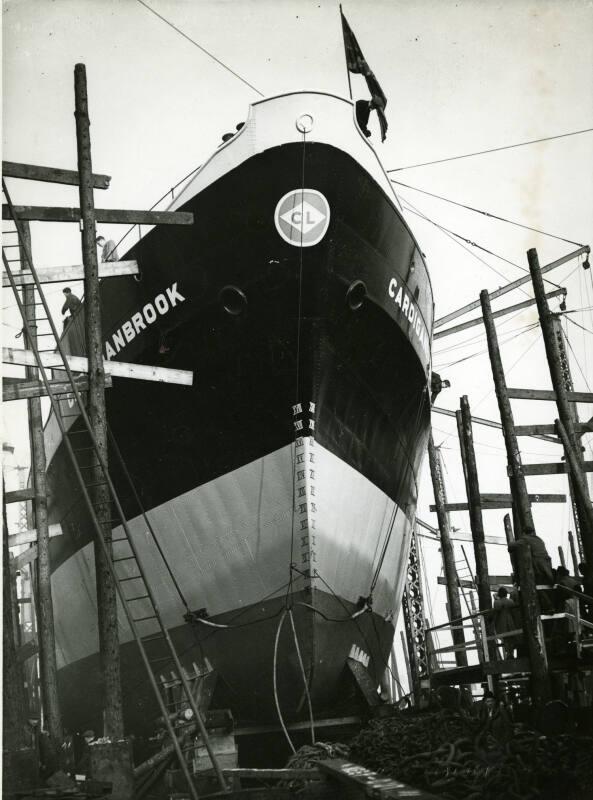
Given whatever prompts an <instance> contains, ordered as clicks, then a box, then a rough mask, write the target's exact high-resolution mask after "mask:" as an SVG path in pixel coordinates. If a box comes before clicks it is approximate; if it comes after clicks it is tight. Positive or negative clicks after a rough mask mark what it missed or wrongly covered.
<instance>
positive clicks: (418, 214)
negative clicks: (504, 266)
mask: <svg viewBox="0 0 593 800" xmlns="http://www.w3.org/2000/svg"><path fill="white" fill-rule="evenodd" d="M406 205H407V206H408V208H407V209H406V210H408V211H411V212H412V213H413V214H416V215H417V216H419V217H422V219H424V220H425V221H426V222H430V224H431V225H434V226H435V227H436V228H438V229H439V230H440V231H442V232H443V233H444V234H445V236H447V237H448V238H449V239H451V240H452V241H453V242H455V243H456V244H457V245H458V246H459V247H461V248H462V249H463V250H465V251H466V252H467V253H469V254H470V255H471V256H473V258H475V259H477V260H478V261H479V262H480V263H482V264H484V266H486V267H488V269H489V270H491V271H492V272H494V273H495V274H496V275H498V277H499V278H503V279H504V280H505V281H508V277H507V276H506V275H505V274H504V272H500V271H499V270H497V269H496V267H493V266H492V264H489V263H488V262H487V261H485V260H484V259H483V258H480V256H479V255H478V254H477V253H474V252H473V251H472V250H470V249H469V247H466V246H465V245H464V244H462V243H461V242H460V241H459V239H457V238H455V236H453V235H452V234H451V232H450V231H447V230H446V229H445V228H443V227H442V226H441V225H439V223H438V222H435V221H434V220H432V219H430V218H429V217H427V216H426V214H423V213H422V212H421V211H419V210H418V209H417V208H416V206H414V205H412V203H410V201H409V200H406ZM460 238H463V237H460ZM514 266H518V265H514ZM519 269H523V267H519ZM523 271H524V272H527V270H523ZM519 291H520V292H523V294H524V295H525V296H526V297H529V299H530V300H531V295H530V294H529V293H528V292H526V291H525V289H523V288H522V287H519Z"/></svg>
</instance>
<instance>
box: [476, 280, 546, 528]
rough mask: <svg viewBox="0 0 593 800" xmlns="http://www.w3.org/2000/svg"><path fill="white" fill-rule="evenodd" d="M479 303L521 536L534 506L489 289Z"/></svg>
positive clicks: (531, 517) (484, 292)
mask: <svg viewBox="0 0 593 800" xmlns="http://www.w3.org/2000/svg"><path fill="white" fill-rule="evenodd" d="M480 302H481V303H482V314H483V317H484V327H485V329H486V339H487V341H488V353H489V355H490V365H491V367H492V377H493V378H494V388H495V390H496V399H497V400H498V409H499V411H500V421H501V422H502V429H503V433H504V442H505V446H506V451H507V459H508V470H509V478H510V484H511V494H512V495H513V501H514V505H515V508H516V512H517V516H518V519H519V524H520V529H519V530H517V528H516V527H515V535H516V536H517V537H520V536H522V534H523V531H524V530H525V528H528V527H530V528H533V527H534V525H533V516H532V514H531V505H530V502H529V496H528V494H527V485H526V483H525V475H524V474H523V465H522V462H521V454H520V452H519V445H518V442H517V436H516V434H515V422H514V420H513V411H512V409H511V403H510V401H509V398H508V395H507V384H506V379H505V375H504V369H503V366H502V359H501V357H500V349H499V346H498V337H497V335H496V327H495V325H494V320H493V319H492V308H491V307H490V297H489V295H488V292H487V291H485V290H484V291H482V292H480Z"/></svg>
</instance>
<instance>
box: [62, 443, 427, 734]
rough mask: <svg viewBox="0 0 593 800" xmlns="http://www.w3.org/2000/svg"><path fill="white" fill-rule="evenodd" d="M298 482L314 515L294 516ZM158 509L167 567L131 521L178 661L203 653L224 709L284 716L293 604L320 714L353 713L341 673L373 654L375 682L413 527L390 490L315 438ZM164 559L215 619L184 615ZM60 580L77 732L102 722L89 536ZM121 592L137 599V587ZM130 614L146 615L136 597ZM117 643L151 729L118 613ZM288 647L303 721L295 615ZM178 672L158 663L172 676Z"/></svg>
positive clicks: (153, 515)
mask: <svg viewBox="0 0 593 800" xmlns="http://www.w3.org/2000/svg"><path fill="white" fill-rule="evenodd" d="M312 456H313V460H311V457H312ZM297 459H298V461H302V462H303V463H305V462H306V463H308V464H310V465H313V464H314V471H313V467H312V466H309V467H307V473H306V478H301V477H300V473H301V471H300V470H299V469H295V466H296V461H297ZM311 475H313V478H312V477H311ZM299 484H302V485H303V487H304V493H303V496H304V497H305V498H306V499H307V503H306V506H307V511H306V513H305V514H299V513H298V512H299V508H300V507H301V505H302V503H299V498H298V495H299V488H300V487H299ZM311 490H313V492H314V494H313V495H311ZM301 500H302V498H301ZM149 517H150V520H151V522H152V524H153V525H154V529H155V531H157V532H161V534H162V533H163V532H166V534H167V535H166V536H163V537H162V538H161V539H159V543H160V544H161V547H162V549H163V552H164V556H165V559H166V562H167V564H166V563H165V559H163V558H161V556H160V555H159V553H158V550H157V548H156V546H155V545H154V542H153V541H152V539H151V537H150V535H149V533H148V531H147V526H146V524H145V522H144V520H143V519H142V518H141V517H138V518H136V519H134V520H131V521H130V529H131V531H132V535H133V537H134V540H135V543H136V546H137V548H138V551H139V554H140V558H141V561H142V563H143V566H144V569H145V571H146V574H147V578H148V583H149V585H150V586H151V588H152V590H153V591H154V593H155V596H156V600H157V604H158V607H159V609H160V611H161V614H162V616H163V619H164V621H165V624H166V626H167V628H168V629H169V630H170V631H171V633H172V636H173V639H174V641H175V643H176V644H177V648H178V652H179V653H180V654H181V660H182V662H183V663H184V664H185V665H186V666H187V667H188V668H191V665H192V663H193V662H196V663H197V664H199V665H200V666H201V665H202V664H203V663H205V659H206V658H207V659H208V661H209V662H210V664H212V665H213V666H214V668H215V669H216V671H217V674H218V683H217V691H216V698H215V703H216V705H217V706H218V707H230V708H232V709H233V712H234V714H235V716H236V717H237V718H239V719H243V720H246V721H248V720H256V719H257V720H259V721H266V720H267V721H272V720H274V719H275V718H276V710H275V705H274V696H273V678H272V675H273V665H274V640H275V636H276V632H277V629H278V625H279V624H280V622H281V620H282V615H283V612H284V610H286V609H287V608H290V609H291V610H292V613H293V615H294V620H295V623H296V629H297V637H298V640H299V646H300V649H301V655H302V658H303V662H304V669H305V674H306V680H307V684H308V686H309V689H310V693H311V697H312V701H313V705H314V709H315V711H316V712H317V713H318V712H322V711H323V712H326V711H327V712H330V713H331V712H332V710H335V711H338V710H339V709H340V707H341V708H342V709H343V710H344V711H345V710H346V709H347V708H348V707H349V701H350V700H352V692H351V689H352V687H351V686H350V685H349V683H348V681H347V679H346V677H345V676H344V675H343V672H344V668H345V665H346V659H347V657H348V653H349V652H350V650H351V648H352V646H353V645H356V646H357V647H358V648H360V649H361V650H362V651H363V652H364V653H366V654H367V655H368V656H369V658H370V661H369V670H370V672H371V674H372V675H373V677H374V678H375V679H376V680H377V682H378V681H379V679H380V677H381V675H382V673H383V672H384V671H385V668H386V663H387V659H388V654H389V649H390V646H391V641H392V638H393V625H394V622H393V620H394V617H395V616H396V614H397V610H398V607H399V599H400V597H401V593H402V589H403V584H402V582H403V579H404V575H405V559H406V557H407V551H408V541H409V534H410V525H411V523H410V520H409V519H408V518H407V517H406V515H405V514H403V513H402V512H401V511H400V510H399V509H398V507H397V505H396V504H395V503H394V502H393V501H392V500H391V499H390V498H388V497H387V496H386V495H385V494H384V493H383V492H381V490H379V489H378V488H377V487H376V486H375V485H374V484H372V483H371V482H370V481H368V480H367V479H366V478H364V477H363V476H362V475H361V474H360V473H358V472H357V471H356V470H354V469H353V468H352V467H350V466H349V465H347V464H345V463H344V462H343V461H341V460H340V459H339V458H337V457H336V456H335V455H333V454H332V453H331V452H329V451H327V450H325V448H323V447H321V445H319V443H317V442H315V440H314V439H313V438H312V437H310V436H307V437H302V438H301V439H297V441H296V444H295V445H290V446H287V447H284V448H282V449H280V450H279V451H276V452H274V453H271V454H269V455H268V456H265V457H264V458H261V459H258V460H257V461H255V462H252V463H251V464H247V465H245V466H243V467H241V468H240V469H238V470H235V471H233V472H232V473H229V474H227V475H224V476H220V477H219V478H217V479H215V480H214V481H211V482H210V483H208V484H206V485H203V486H200V487H197V488H195V489H193V490H191V491H190V492H187V493H186V494H185V495H183V496H180V497H178V498H175V499H174V500H171V501H168V502H166V503H164V504H162V506H160V507H158V508H155V509H152V510H151V511H150V512H149ZM118 535H119V530H118V529H116V530H115V531H114V537H115V538H117V537H118ZM157 535H158V534H157ZM116 555H117V554H116ZM167 565H168V566H169V567H170V569H171V571H172V573H173V576H174V577H175V578H176V580H177V581H178V582H179V585H180V587H182V593H183V598H184V600H185V601H186V602H187V604H188V606H189V608H190V609H191V610H194V611H195V610H198V609H205V610H206V614H207V622H205V623H204V622H202V623H199V622H198V623H194V625H191V626H190V625H188V624H186V623H184V612H185V610H186V609H185V608H184V605H183V601H182V599H181V598H180V596H179V594H178V593H177V592H176V590H175V587H174V584H173V581H172V580H171V577H170V575H169V573H168V571H167ZM291 565H292V567H291ZM130 569H133V568H132V567H131V568H130ZM52 583H53V596H54V612H55V618H56V637H57V641H58V659H59V667H60V671H59V675H60V687H61V695H62V703H63V711H64V717H65V722H66V725H67V727H68V728H69V729H79V728H84V727H89V726H91V727H92V726H93V725H99V721H100V713H99V709H100V697H101V691H100V689H101V670H100V663H99V658H98V654H97V650H98V633H97V623H96V611H95V607H96V606H95V582H94V555H93V546H92V543H89V544H87V545H85V546H84V547H82V548H81V549H80V550H79V551H77V552H76V553H74V554H73V555H72V556H71V557H70V558H69V559H67V560H66V561H65V562H63V563H62V565H61V566H60V567H59V568H58V569H57V570H56V572H55V573H54V575H53V581H52ZM126 586H127V587H129V589H126V591H127V592H128V594H133V593H134V591H135V589H134V582H133V581H131V582H128V583H126ZM370 595H372V598H373V601H372V602H373V610H372V611H364V612H363V613H362V614H360V615H357V616H356V617H355V618H352V615H353V614H355V613H356V612H357V610H359V609H360V607H361V603H360V602H359V600H360V598H361V597H362V598H367V597H369V596H370ZM135 613H136V614H137V615H138V616H141V615H142V609H141V608H140V607H139V606H138V605H136V607H135ZM208 622H210V623H215V624H218V625H227V626H228V627H222V628H221V627H216V628H215V627H212V626H211V625H209V624H208ZM143 624H144V625H145V627H142V628H141V633H142V634H143V635H144V634H146V635H149V634H150V633H151V632H153V630H154V628H152V627H146V626H147V625H148V626H150V624H151V623H143ZM120 640H121V642H122V647H121V657H122V673H123V691H124V697H125V701H126V702H125V708H126V729H127V730H129V731H131V732H135V733H136V734H138V733H140V732H142V731H143V730H147V729H148V730H150V728H151V721H152V720H154V719H155V718H156V717H157V716H158V713H157V710H156V703H155V700H154V698H153V697H152V696H151V690H150V687H149V684H148V682H147V679H146V675H145V673H144V668H143V666H142V663H141V660H140V656H139V652H138V648H137V645H136V643H135V642H134V641H132V640H131V635H130V631H129V628H128V626H127V623H126V621H125V618H124V616H123V613H121V611H120ZM279 645H280V646H279V650H278V655H277V675H278V687H279V698H280V702H281V708H282V713H283V714H285V715H286V716H287V718H295V717H296V718H298V717H300V716H302V715H303V714H304V713H306V705H305V704H304V698H305V694H304V685H303V675H302V673H301V671H300V667H299V664H298V657H297V651H296V647H295V643H294V639H293V632H292V626H291V623H290V618H289V617H285V618H284V621H283V626H282V631H281V636H280V640H279ZM254 649H256V650H257V655H258V657H257V658H254V657H253V651H254ZM171 669H172V665H171V664H163V670H162V672H163V674H164V675H165V677H170V673H171Z"/></svg>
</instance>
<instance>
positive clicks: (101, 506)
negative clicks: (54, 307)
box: [17, 64, 124, 740]
mask: <svg viewBox="0 0 593 800" xmlns="http://www.w3.org/2000/svg"><path fill="white" fill-rule="evenodd" d="M74 97H75V112H74V117H75V120H76V150H77V157H78V173H79V175H80V184H79V197H80V211H81V212H82V219H83V221H84V224H83V226H82V230H81V232H80V236H81V242H82V260H83V264H84V294H85V298H86V302H85V319H84V322H85V337H86V351H87V358H88V366H89V372H88V380H89V392H88V407H89V418H90V421H91V426H92V429H93V433H94V436H95V439H96V449H97V455H98V456H99V461H101V459H102V460H103V462H104V463H105V464H107V463H108V453H107V411H106V406H105V370H104V368H103V335H102V324H101V298H100V294H99V267H98V262H97V246H96V242H95V240H96V235H97V231H96V227H95V220H96V215H95V201H94V195H93V168H92V160H91V138H90V120H89V112H88V96H87V83H86V68H85V66H84V64H76V66H75V67H74ZM17 213H18V212H17ZM91 473H92V477H91V485H92V487H93V489H92V495H93V500H94V503H95V507H96V515H97V519H98V522H99V525H100V527H101V529H102V532H103V540H104V542H105V545H106V547H102V546H101V544H100V543H99V542H98V541H97V540H96V539H95V540H94V552H95V573H96V582H97V612H98V622H99V652H100V657H101V671H102V673H103V681H102V689H103V692H102V693H103V697H102V701H103V705H102V709H103V726H104V730H103V735H104V736H108V737H109V738H111V739H114V740H118V739H123V736H124V721H123V701H122V690H121V667H120V654H119V632H118V621H117V591H116V587H115V579H114V576H113V574H112V570H111V569H110V565H109V559H112V558H113V554H112V544H111V540H112V531H111V519H110V517H111V496H110V492H109V487H108V485H107V483H106V481H105V478H104V477H103V470H102V468H101V466H100V465H99V464H97V466H96V467H95V469H93V470H92V471H91Z"/></svg>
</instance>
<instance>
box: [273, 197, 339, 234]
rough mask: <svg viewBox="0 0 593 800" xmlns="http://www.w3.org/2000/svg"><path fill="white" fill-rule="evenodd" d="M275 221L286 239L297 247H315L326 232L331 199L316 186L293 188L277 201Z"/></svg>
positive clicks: (279, 231) (278, 229)
mask: <svg viewBox="0 0 593 800" xmlns="http://www.w3.org/2000/svg"><path fill="white" fill-rule="evenodd" d="M274 222H275V223H276V229H277V231H278V233H279V234H280V236H282V238H283V239H284V241H285V242H288V243H289V244H292V245H294V246H295V247H312V246H313V245H314V244H317V243H318V242H320V241H321V240H322V239H323V237H324V236H325V234H326V231H327V228H328V225H329V203H328V202H327V200H326V198H325V197H324V196H323V195H322V194H321V192H318V191H317V190H316V189H294V190H293V191H292V192H288V193H287V194H285V195H284V197H282V198H281V200H280V201H279V202H278V205H277V206H276V211H275V212H274Z"/></svg>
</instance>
